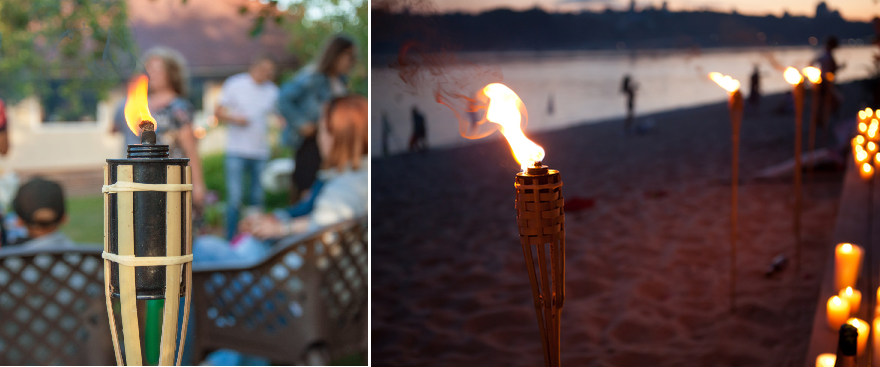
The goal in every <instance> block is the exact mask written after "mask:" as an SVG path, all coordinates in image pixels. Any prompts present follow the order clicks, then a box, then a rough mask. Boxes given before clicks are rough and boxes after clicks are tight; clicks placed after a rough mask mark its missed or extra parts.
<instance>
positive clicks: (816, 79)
mask: <svg viewBox="0 0 880 367" xmlns="http://www.w3.org/2000/svg"><path fill="white" fill-rule="evenodd" d="M803 71H804V75H806V76H807V79H809V80H810V83H813V84H819V83H821V82H822V70H819V69H818V68H815V67H813V66H807V67H805V68H804V70H803Z"/></svg>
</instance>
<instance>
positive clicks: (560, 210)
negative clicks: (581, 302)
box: [514, 162, 565, 367]
mask: <svg viewBox="0 0 880 367" xmlns="http://www.w3.org/2000/svg"><path fill="white" fill-rule="evenodd" d="M514 186H515V188H516V211H517V218H516V219H517V226H518V227H519V234H520V243H521V245H522V249H523V256H524V257H525V261H526V270H527V271H528V273H529V283H530V284H531V287H532V300H533V301H534V305H535V316H536V317H537V319H538V329H539V332H540V335H541V347H542V348H543V351H544V365H545V366H547V367H559V366H560V365H561V363H560V357H561V353H560V352H561V348H560V344H561V340H560V336H561V334H560V316H561V314H562V304H563V301H564V300H565V210H564V199H563V197H562V190H561V187H562V180H561V179H560V176H559V171H556V170H551V169H548V168H547V166H544V165H541V162H536V164H535V166H534V167H529V168H528V169H527V170H526V171H525V172H522V173H519V174H517V175H516V181H515V184H514ZM533 246H534V247H535V251H536V252H537V260H538V266H537V267H536V266H535V257H534V256H533V255H532V247H533ZM548 248H549V258H548V253H547V252H548ZM536 270H537V272H536Z"/></svg>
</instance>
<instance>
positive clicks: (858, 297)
mask: <svg viewBox="0 0 880 367" xmlns="http://www.w3.org/2000/svg"><path fill="white" fill-rule="evenodd" d="M840 298H841V299H845V300H846V301H847V302H849V309H850V315H855V314H857V313H859V307H860V306H861V303H862V292H859V291H858V290H857V289H853V288H852V287H846V289H844V290H842V291H840Z"/></svg>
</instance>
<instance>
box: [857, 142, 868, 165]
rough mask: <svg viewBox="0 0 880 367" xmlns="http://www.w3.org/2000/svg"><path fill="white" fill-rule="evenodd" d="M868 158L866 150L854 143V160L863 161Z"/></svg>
mask: <svg viewBox="0 0 880 367" xmlns="http://www.w3.org/2000/svg"><path fill="white" fill-rule="evenodd" d="M867 159H868V152H866V151H865V149H864V148H862V147H861V146H860V145H856V161H857V162H859V163H862V162H864V161H865V160H867Z"/></svg>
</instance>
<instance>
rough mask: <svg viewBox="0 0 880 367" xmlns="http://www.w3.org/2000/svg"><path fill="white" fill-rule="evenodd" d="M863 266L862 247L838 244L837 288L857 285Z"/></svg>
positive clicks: (837, 289) (835, 255)
mask: <svg viewBox="0 0 880 367" xmlns="http://www.w3.org/2000/svg"><path fill="white" fill-rule="evenodd" d="M869 166H870V165H869ZM861 266H862V248H861V247H859V246H856V245H853V244H849V243H841V244H838V245H837V247H835V249H834V284H835V286H836V287H837V288H836V289H835V290H836V291H838V292H840V291H841V290H843V289H846V287H855V286H856V279H857V278H858V276H859V270H860V268H861ZM838 326H839V325H838Z"/></svg>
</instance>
